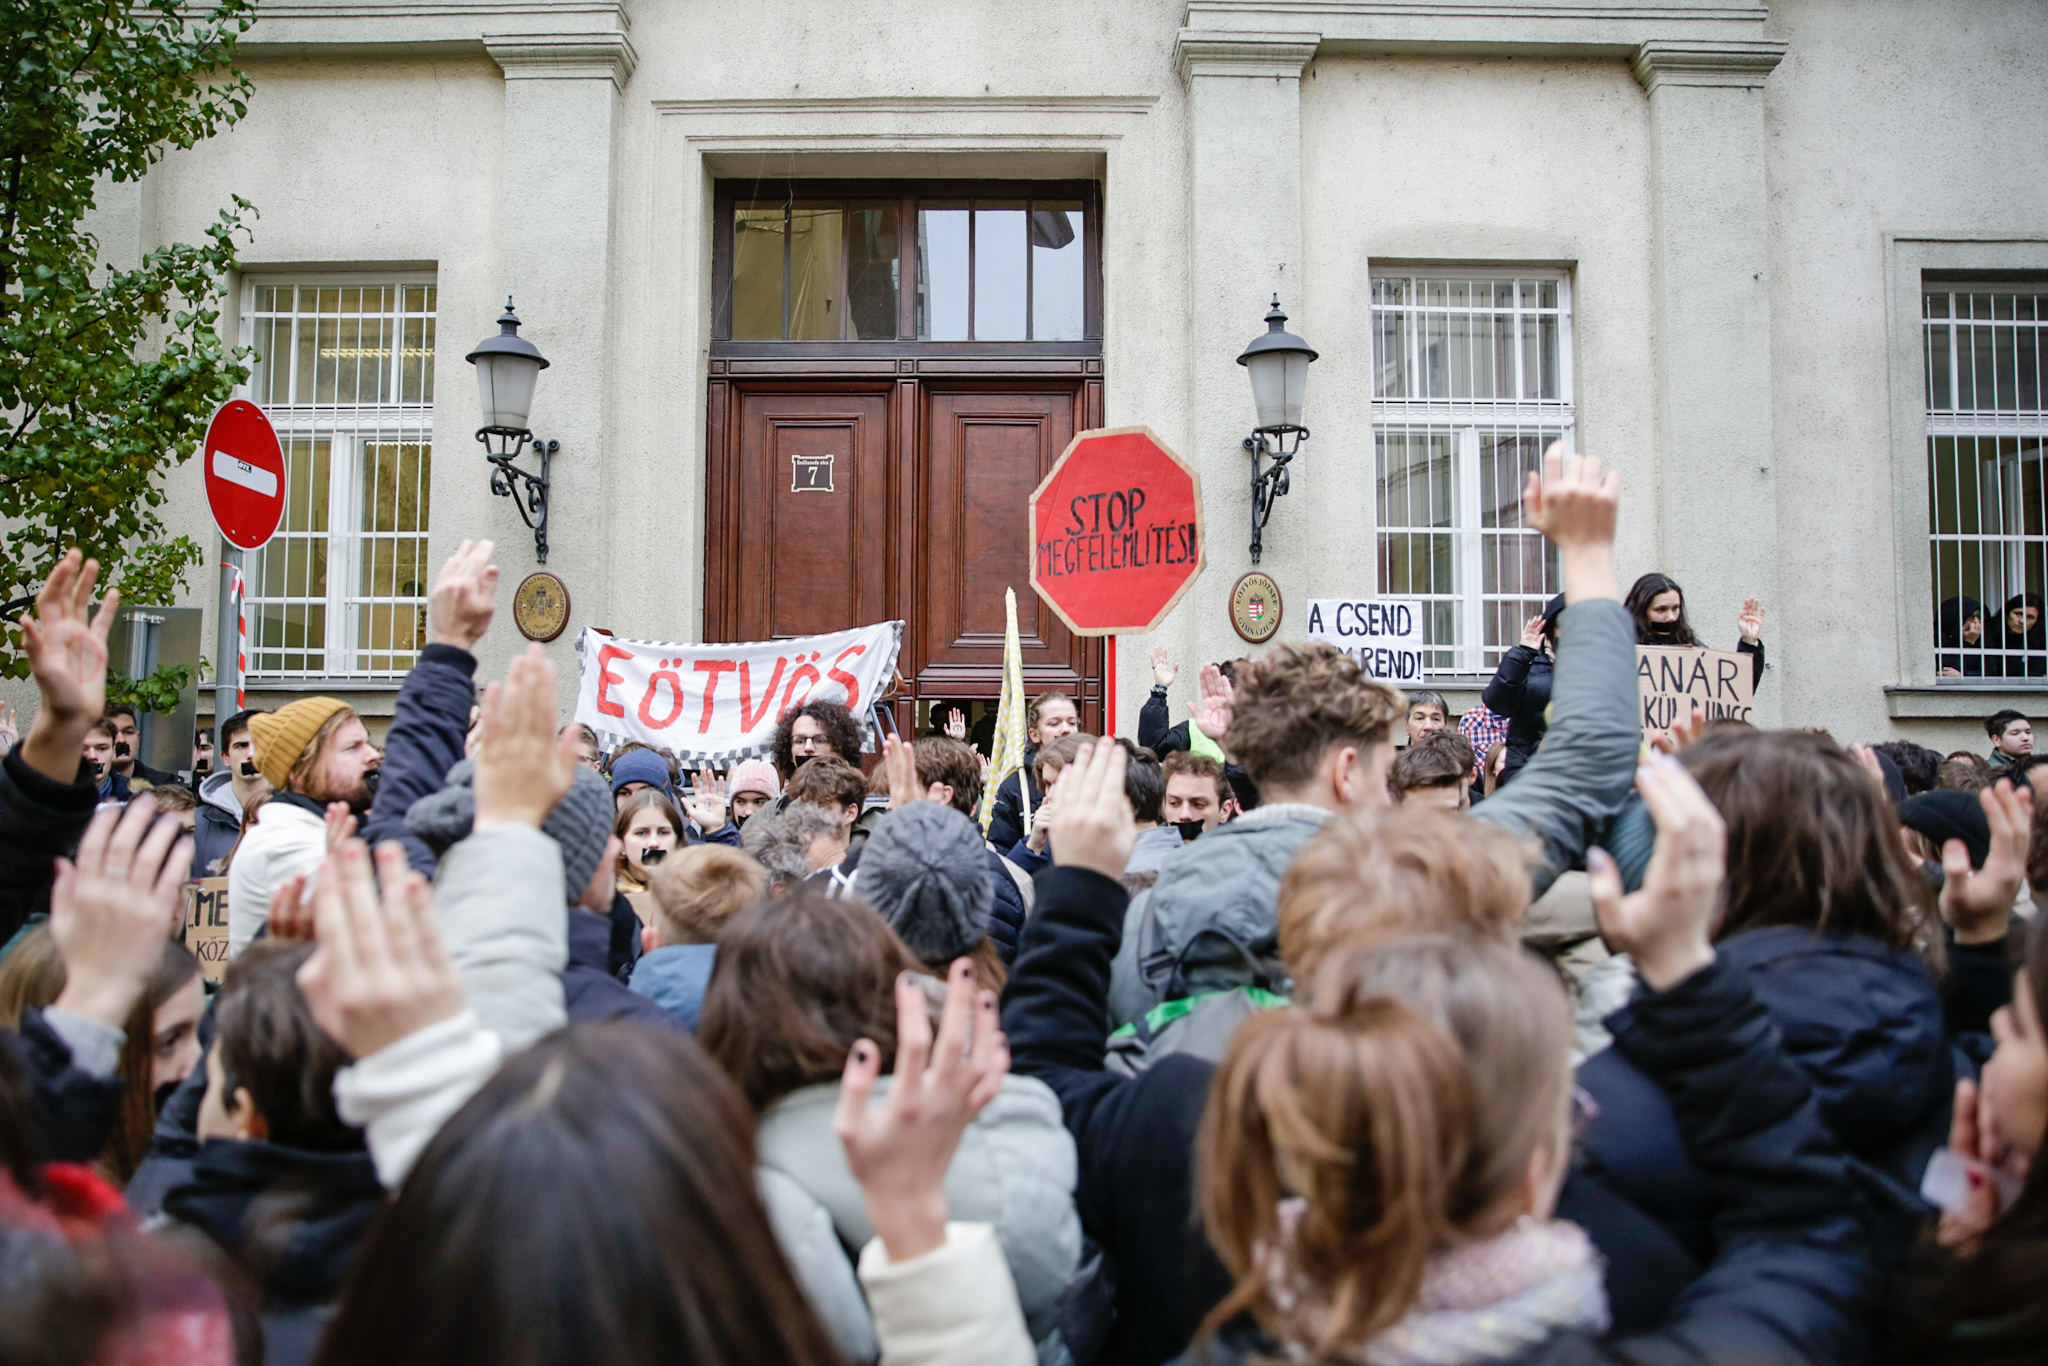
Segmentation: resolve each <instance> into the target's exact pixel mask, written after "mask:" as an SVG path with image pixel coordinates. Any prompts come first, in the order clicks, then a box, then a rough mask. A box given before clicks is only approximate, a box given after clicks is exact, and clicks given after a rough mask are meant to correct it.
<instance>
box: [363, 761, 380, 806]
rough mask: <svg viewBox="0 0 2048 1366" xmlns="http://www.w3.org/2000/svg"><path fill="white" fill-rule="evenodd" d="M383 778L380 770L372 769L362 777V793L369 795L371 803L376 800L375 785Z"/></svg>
mask: <svg viewBox="0 0 2048 1366" xmlns="http://www.w3.org/2000/svg"><path fill="white" fill-rule="evenodd" d="M383 778H384V770H383V769H381V768H373V769H371V770H370V771H369V772H367V773H365V774H364V775H363V791H364V792H367V793H368V794H369V795H370V799H371V800H372V801H375V800H376V797H377V784H378V783H379V782H381V781H383Z"/></svg>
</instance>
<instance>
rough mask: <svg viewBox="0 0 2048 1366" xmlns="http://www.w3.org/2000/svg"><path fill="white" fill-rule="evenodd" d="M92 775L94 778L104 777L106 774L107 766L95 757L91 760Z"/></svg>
mask: <svg viewBox="0 0 2048 1366" xmlns="http://www.w3.org/2000/svg"><path fill="white" fill-rule="evenodd" d="M92 776H93V777H94V778H96V779H100V778H105V777H106V776H107V766H106V765H105V764H103V763H101V762H100V761H99V760H97V759H95V760H93V761H92Z"/></svg>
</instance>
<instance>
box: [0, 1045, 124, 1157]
mask: <svg viewBox="0 0 2048 1366" xmlns="http://www.w3.org/2000/svg"><path fill="white" fill-rule="evenodd" d="M0 1052H5V1053H6V1055H7V1057H6V1060H5V1062H0V1067H5V1068H7V1069H8V1070H11V1071H16V1072H18V1073H20V1074H21V1075H22V1076H23V1077H25V1078H26V1079H27V1081H28V1089H29V1093H30V1094H31V1095H32V1096H33V1097H34V1098H35V1104H36V1113H35V1116H34V1123H35V1127H36V1132H35V1135H34V1139H35V1145H34V1151H35V1152H36V1154H37V1156H38V1157H39V1158H40V1159H41V1160H43V1161H45V1162H91V1161H92V1160H93V1159H94V1158H96V1157H98V1156H99V1154H100V1149H102V1148H104V1147H105V1146H106V1144H107V1138H108V1136H109V1135H111V1134H112V1133H113V1132H114V1122H115V1121H116V1120H117V1119H119V1118H120V1115H121V1100H122V1097H123V1096H124V1095H125V1094H126V1091H127V1087H126V1085H125V1084H124V1083H123V1082H122V1080H121V1078H120V1076H119V1075H115V1076H112V1077H96V1076H94V1075H93V1074H92V1073H90V1072H87V1071H86V1070H85V1069H83V1068H81V1067H78V1066H76V1065H74V1064H73V1062H72V1061H71V1046H70V1045H69V1044H67V1043H65V1042H64V1040H63V1039H62V1038H61V1037H59V1036H58V1034H57V1031H56V1030H54V1029H52V1028H50V1026H49V1023H48V1022H47V1021H46V1020H44V1019H43V1012H42V1011H41V1010H40V1009H37V1008H35V1007H30V1008H29V1009H28V1010H25V1011H23V1012H22V1015H21V1032H20V1033H18V1034H17V1033H15V1032H14V1031H12V1030H5V1029H0Z"/></svg>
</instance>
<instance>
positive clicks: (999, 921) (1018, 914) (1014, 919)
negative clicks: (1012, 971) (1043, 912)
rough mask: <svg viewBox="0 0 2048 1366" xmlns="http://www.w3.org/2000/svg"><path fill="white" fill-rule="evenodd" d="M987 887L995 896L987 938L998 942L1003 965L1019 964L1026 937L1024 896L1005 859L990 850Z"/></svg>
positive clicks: (998, 950)
mask: <svg viewBox="0 0 2048 1366" xmlns="http://www.w3.org/2000/svg"><path fill="white" fill-rule="evenodd" d="M988 885H989V887H990V889H991V890H993V891H994V892H995V894H996V899H995V904H994V905H993V906H991V907H990V908H989V913H988V937H989V938H991V939H993V940H995V941H996V952H997V953H999V954H1001V955H1002V959H1003V962H1004V964H1006V965H1007V964H1010V963H1014V962H1016V961H1017V945H1018V943H1019V941H1020V940H1022V939H1023V937H1024V894H1023V893H1022V892H1020V891H1018V890H1017V884H1016V883H1015V882H1012V881H1011V880H1010V875H1009V873H1008V872H1006V871H1005V870H1004V868H1003V856H1002V855H1001V854H998V853H997V852H996V851H995V850H993V849H991V850H989V851H988Z"/></svg>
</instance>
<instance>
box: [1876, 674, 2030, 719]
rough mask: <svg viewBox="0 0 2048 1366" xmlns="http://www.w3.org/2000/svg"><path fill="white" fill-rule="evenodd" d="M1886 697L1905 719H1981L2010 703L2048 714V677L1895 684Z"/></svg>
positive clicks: (1893, 711) (1890, 707)
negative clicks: (2019, 683)
mask: <svg viewBox="0 0 2048 1366" xmlns="http://www.w3.org/2000/svg"><path fill="white" fill-rule="evenodd" d="M1884 700H1885V706H1886V708H1887V709H1888V710H1889V712H1890V714H1891V715H1892V716H1894V717H1898V718H1902V719H1911V718H1915V717H1922V718H1930V719H1941V718H1947V719H1955V718H1963V717H1968V718H1970V719H1972V720H1978V721H1981V720H1983V719H1984V718H1985V717H1987V716H1989V715H1991V713H1993V712H1995V711H2003V710H2005V709H2006V708H2007V707H2011V708H2012V709H2013V710H2014V711H2023V712H2025V713H2027V714H2028V715H2029V716H2048V680H2044V681H2043V683H2042V685H2041V686H2038V687H2032V688H2015V687H2011V686H2008V685H2007V684H2006V683H2005V682H2004V681H2003V680H2000V681H1999V682H1997V683H1951V684H1944V685H1941V686H1934V685H1928V684H1921V685H1918V686H1901V687H1891V688H1886V689H1885V690H1884Z"/></svg>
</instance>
